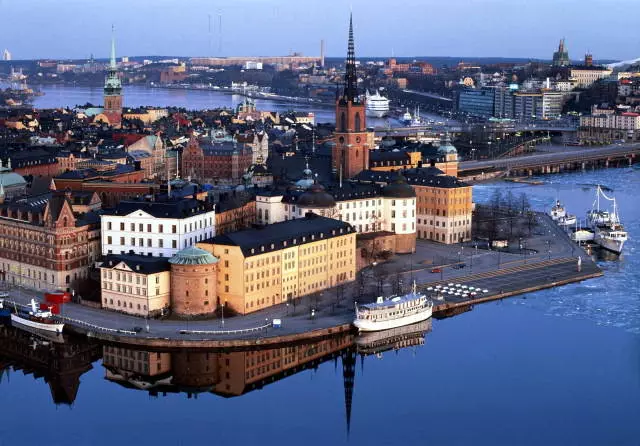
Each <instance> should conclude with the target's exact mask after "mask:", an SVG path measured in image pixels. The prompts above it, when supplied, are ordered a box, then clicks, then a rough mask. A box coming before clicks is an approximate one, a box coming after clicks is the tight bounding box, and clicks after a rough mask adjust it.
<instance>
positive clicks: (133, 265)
mask: <svg viewBox="0 0 640 446" xmlns="http://www.w3.org/2000/svg"><path fill="white" fill-rule="evenodd" d="M120 263H124V264H125V265H127V267H129V268H130V269H131V270H132V271H133V272H135V273H142V274H155V273H160V272H162V271H169V270H170V266H169V261H168V259H167V258H165V257H151V256H140V255H135V254H124V255H123V254H120V255H117V254H109V255H107V256H105V257H104V259H103V261H102V268H109V269H113V268H115V267H116V266H118V265H119V264H120Z"/></svg>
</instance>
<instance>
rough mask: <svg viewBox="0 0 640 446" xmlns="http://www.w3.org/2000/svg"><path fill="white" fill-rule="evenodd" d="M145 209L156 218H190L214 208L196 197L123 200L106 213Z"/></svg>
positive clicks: (126, 213)
mask: <svg viewBox="0 0 640 446" xmlns="http://www.w3.org/2000/svg"><path fill="white" fill-rule="evenodd" d="M138 210H141V211H144V212H146V213H147V214H150V215H152V216H154V217H155V218H188V217H192V216H194V215H198V214H204V213H205V212H209V211H211V210H212V207H211V205H209V204H208V203H205V202H202V201H198V200H196V199H195V198H183V199H179V200H168V201H142V200H141V201H133V200H132V201H121V202H120V203H118V206H117V207H116V208H115V209H110V210H108V211H105V214H106V215H129V214H131V213H132V212H135V211H138Z"/></svg>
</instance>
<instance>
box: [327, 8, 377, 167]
mask: <svg viewBox="0 0 640 446" xmlns="http://www.w3.org/2000/svg"><path fill="white" fill-rule="evenodd" d="M370 142H371V136H370V135H369V132H367V118H366V113H365V102H364V100H363V99H361V98H360V96H359V95H358V75H357V73H356V60H355V47H354V42H353V20H350V22H349V45H348V52H347V63H346V74H345V85H344V90H343V93H342V95H341V96H340V97H339V98H338V99H337V100H336V131H335V145H334V146H333V149H332V162H333V169H334V171H335V172H336V173H340V172H341V175H343V176H344V177H345V178H352V177H354V176H356V175H357V174H358V173H360V172H362V171H363V170H366V169H368V168H369V150H371V149H372V148H373V146H372V145H371V144H370Z"/></svg>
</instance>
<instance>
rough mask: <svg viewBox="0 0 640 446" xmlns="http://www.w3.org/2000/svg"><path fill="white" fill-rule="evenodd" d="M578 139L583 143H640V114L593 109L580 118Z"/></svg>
mask: <svg viewBox="0 0 640 446" xmlns="http://www.w3.org/2000/svg"><path fill="white" fill-rule="evenodd" d="M578 137H579V139H580V141H582V142H583V143H596V144H610V143H612V142H613V141H619V140H624V141H628V142H635V141H640V114H639V113H632V112H624V113H619V112H616V111H614V110H601V109H598V108H595V107H594V108H593V109H592V111H591V114H590V115H584V116H580V127H579V129H578Z"/></svg>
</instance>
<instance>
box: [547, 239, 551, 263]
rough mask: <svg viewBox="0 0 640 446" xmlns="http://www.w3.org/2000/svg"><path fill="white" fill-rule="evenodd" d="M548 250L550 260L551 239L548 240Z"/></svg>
mask: <svg viewBox="0 0 640 446" xmlns="http://www.w3.org/2000/svg"><path fill="white" fill-rule="evenodd" d="M547 252H548V253H549V260H551V241H550V240H547Z"/></svg>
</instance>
